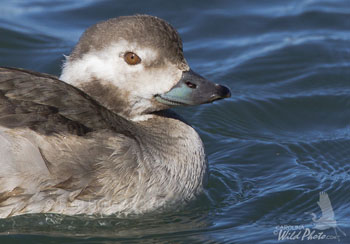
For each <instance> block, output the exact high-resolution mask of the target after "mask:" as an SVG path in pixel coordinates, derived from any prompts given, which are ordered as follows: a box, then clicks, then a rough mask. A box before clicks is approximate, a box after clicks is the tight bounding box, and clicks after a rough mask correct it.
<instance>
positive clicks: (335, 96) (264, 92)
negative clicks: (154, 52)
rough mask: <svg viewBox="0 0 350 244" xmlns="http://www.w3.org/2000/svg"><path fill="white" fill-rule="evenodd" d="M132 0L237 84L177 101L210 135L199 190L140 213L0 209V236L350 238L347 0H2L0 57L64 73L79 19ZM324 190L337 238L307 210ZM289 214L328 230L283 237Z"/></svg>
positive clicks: (9, 239)
mask: <svg viewBox="0 0 350 244" xmlns="http://www.w3.org/2000/svg"><path fill="white" fill-rule="evenodd" d="M135 13H146V14H151V15H156V16H158V17H161V18H163V19H165V20H167V21H168V22H170V23H171V24H172V25H173V26H175V27H176V28H177V29H178V30H179V32H180V34H181V36H182V39H183V42H184V51H185V57H186V58H187V60H188V62H189V64H190V65H191V67H192V68H193V69H194V70H195V71H196V72H198V73H200V74H202V75H204V76H206V77H207V78H209V79H211V80H213V81H215V82H218V83H222V84H225V85H227V86H229V87H230V88H231V91H232V97H231V98H230V99H228V100H224V101H220V102H216V103H214V104H210V105H203V106H200V107H190V108H181V109H177V110H176V111H177V112H178V113H180V114H181V115H183V116H184V117H186V118H187V120H188V121H190V122H191V123H192V124H193V125H194V126H195V128H196V130H197V131H198V132H199V133H200V135H201V137H202V139H203V141H204V143H205V146H206V151H207V154H208V158H209V164H210V178H209V186H208V189H207V193H206V194H204V195H203V196H201V198H200V199H198V200H197V201H195V202H193V203H191V204H190V205H189V206H187V207H186V208H185V209H178V210H177V211H174V212H171V213H164V214H158V215H153V214H149V215H146V216H143V217H140V218H137V219H118V218H114V217H108V218H106V217H105V218H91V217H88V216H74V217H72V216H71V217H69V216H62V215H52V214H46V215H26V216H18V217H14V218H10V219H5V220H0V233H1V235H0V243H23V242H25V243H114V242H116V243H137V242H139V243H266V244H269V243H327V244H328V243H350V2H349V1H348V0H283V1H282V0H279V1H277V0H275V1H272V0H269V1H261V0H260V1H259V0H250V1H243V0H235V1H209V0H207V1H188V0H186V1H185V0H181V1H167V2H166V1H92V0H90V1H63V0H60V1H45V0H28V1H24V0H23V1H20V0H13V1H10V0H5V1H2V2H1V7H0V65H1V66H14V67H22V68H26V69H32V70H36V71H40V72H46V73H51V74H56V75H58V74H59V73H60V66H61V65H62V60H63V54H66V55H68V54H69V52H70V51H71V49H72V47H73V46H74V45H75V43H76V42H77V40H78V38H79V36H80V35H81V33H82V32H83V31H84V29H85V28H87V27H88V26H90V25H92V24H94V23H96V22H98V21H101V20H105V19H108V18H111V17H116V16H120V15H130V14H135ZM323 191H324V192H327V194H328V196H329V199H330V201H331V204H332V208H333V211H334V214H335V219H336V221H337V226H338V227H339V229H340V230H342V231H343V232H344V233H345V234H346V236H345V235H344V234H342V233H341V232H339V230H338V235H339V241H338V240H337V239H332V238H334V236H335V231H334V229H332V228H331V229H326V230H322V231H321V230H318V229H315V226H314V224H313V220H312V216H311V214H310V213H311V212H313V213H315V214H316V217H317V219H318V218H320V217H321V216H322V213H321V209H320V207H319V206H318V205H317V201H319V193H320V192H323ZM293 228H294V229H297V231H299V232H301V234H304V233H305V232H306V231H307V229H309V230H311V231H312V230H314V231H315V233H320V232H323V234H324V235H325V236H326V238H331V239H323V240H318V239H314V240H307V239H306V240H304V241H301V239H296V240H279V241H278V235H276V234H278V232H279V231H280V230H282V231H286V230H288V229H293Z"/></svg>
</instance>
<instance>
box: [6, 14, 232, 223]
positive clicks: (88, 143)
mask: <svg viewBox="0 0 350 244" xmlns="http://www.w3.org/2000/svg"><path fill="white" fill-rule="evenodd" d="M130 52H132V53H133V54H135V55H138V57H139V58H140V60H141V62H139V63H138V64H135V65H134V64H132V65H131V64H130V63H128V60H127V59H126V58H125V54H126V53H130ZM186 67H187V63H186V61H185V60H184V58H183V53H182V43H181V40H180V37H179V36H178V34H177V32H176V31H175V30H174V29H173V28H172V27H171V26H170V25H169V24H168V23H166V22H165V21H163V20H161V19H159V18H156V17H152V16H144V15H143V16H128V17H120V18H116V19H112V20H108V21H106V22H103V23H100V24H97V25H95V26H93V27H91V28H89V29H88V30H87V31H86V32H85V34H84V35H83V37H82V38H81V39H80V42H79V44H78V45H77V46H76V47H75V49H74V51H73V53H72V55H71V56H69V57H68V58H67V62H66V64H65V66H64V69H63V73H62V75H61V77H60V78H61V79H62V80H64V81H62V80H60V79H58V78H56V77H53V76H50V75H47V74H41V73H36V72H32V71H27V70H22V69H15V68H0V217H9V216H13V215H18V214H23V213H40V212H53V213H63V214H80V213H83V214H113V213H116V214H123V215H127V214H131V213H134V214H139V213H144V212H148V211H155V210H160V209H164V208H166V207H168V206H174V205H175V206H177V205H179V204H183V203H185V202H188V201H189V200H191V199H194V198H195V197H196V196H197V195H198V194H199V193H200V192H201V191H202V190H203V186H204V184H205V180H206V175H207V162H206V159H205V153H204V149H203V145H202V142H201V140H200V138H199V136H198V134H197V133H196V132H195V130H194V129H193V128H192V127H191V126H189V125H188V124H187V123H185V122H183V120H182V119H180V118H179V117H178V116H177V115H175V114H173V113H171V112H169V111H167V110H166V109H168V108H170V107H172V106H175V105H179V104H181V105H187V104H188V105H193V104H201V103H205V102H211V101H214V100H217V99H220V98H224V97H228V96H229V95H230V93H229V90H228V89H227V88H225V87H223V86H220V85H217V84H212V83H210V82H208V81H206V80H205V79H204V78H203V77H200V76H198V75H197V74H195V73H194V72H192V71H190V70H189V68H188V67H187V68H186ZM68 83H69V84H68Z"/></svg>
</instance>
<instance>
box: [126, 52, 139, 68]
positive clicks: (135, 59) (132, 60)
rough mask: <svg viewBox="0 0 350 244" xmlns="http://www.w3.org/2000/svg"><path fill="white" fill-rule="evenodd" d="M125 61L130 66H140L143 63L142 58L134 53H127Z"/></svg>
mask: <svg viewBox="0 0 350 244" xmlns="http://www.w3.org/2000/svg"><path fill="white" fill-rule="evenodd" d="M124 60H125V62H127V63H128V64H130V65H135V64H139V63H140V62H141V58H140V57H139V56H137V55H136V54H135V53H133V52H127V53H125V54H124Z"/></svg>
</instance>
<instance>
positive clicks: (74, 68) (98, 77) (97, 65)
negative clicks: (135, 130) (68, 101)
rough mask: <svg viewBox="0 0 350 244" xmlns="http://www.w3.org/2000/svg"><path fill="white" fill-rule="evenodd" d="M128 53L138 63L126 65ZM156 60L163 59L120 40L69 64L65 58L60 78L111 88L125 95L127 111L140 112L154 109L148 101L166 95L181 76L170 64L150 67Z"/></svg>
mask: <svg viewBox="0 0 350 244" xmlns="http://www.w3.org/2000/svg"><path fill="white" fill-rule="evenodd" d="M127 52H133V53H135V54H137V55H138V56H139V57H140V58H141V62H140V63H139V64H136V65H129V64H127V63H126V62H125V60H124V54H125V53H127ZM158 59H163V57H159V53H158V51H157V50H154V49H152V48H146V47H140V46H138V45H137V44H136V43H129V42H127V41H125V40H121V41H119V42H117V43H114V44H113V45H110V46H108V47H106V48H105V49H103V50H99V51H91V52H89V53H86V54H84V55H83V57H82V58H81V59H77V60H73V61H71V60H70V59H69V57H68V58H67V62H66V63H65V64H64V66H63V70H62V74H61V76H60V79H61V80H63V81H65V82H67V83H70V84H72V85H74V86H77V87H82V85H83V84H84V83H87V82H90V81H98V82H100V83H101V84H103V85H114V86H116V87H117V88H118V89H120V90H122V91H125V94H128V97H125V98H122V99H127V100H128V101H125V102H126V103H127V104H129V106H131V107H130V109H132V110H134V111H135V113H136V114H137V113H139V112H140V113H142V111H145V110H150V109H151V107H152V106H154V105H153V103H152V101H151V99H153V97H154V96H155V95H157V94H163V93H166V92H168V91H169V90H170V89H171V88H172V87H173V86H175V84H176V83H177V82H178V81H179V80H180V79H181V76H182V70H180V69H179V68H178V67H177V66H176V65H174V64H172V63H170V62H168V63H165V64H162V65H158V66H157V65H154V66H152V64H155V63H157V61H158Z"/></svg>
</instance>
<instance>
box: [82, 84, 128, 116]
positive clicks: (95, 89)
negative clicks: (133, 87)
mask: <svg viewBox="0 0 350 244" xmlns="http://www.w3.org/2000/svg"><path fill="white" fill-rule="evenodd" d="M80 88H81V89H82V90H83V91H84V92H86V93H87V94H88V95H90V96H91V97H92V98H94V99H95V100H96V101H97V102H99V103H100V104H102V105H103V106H104V107H106V108H108V109H109V110H111V111H113V112H114V113H117V114H123V115H126V116H127V115H128V114H130V113H131V111H130V104H128V101H129V99H128V97H129V95H130V93H129V92H128V91H123V90H121V89H119V88H117V87H115V86H114V85H111V84H108V85H103V84H101V83H100V82H99V81H97V79H93V80H92V81H91V82H85V83H83V84H82V85H81V86H80Z"/></svg>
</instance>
